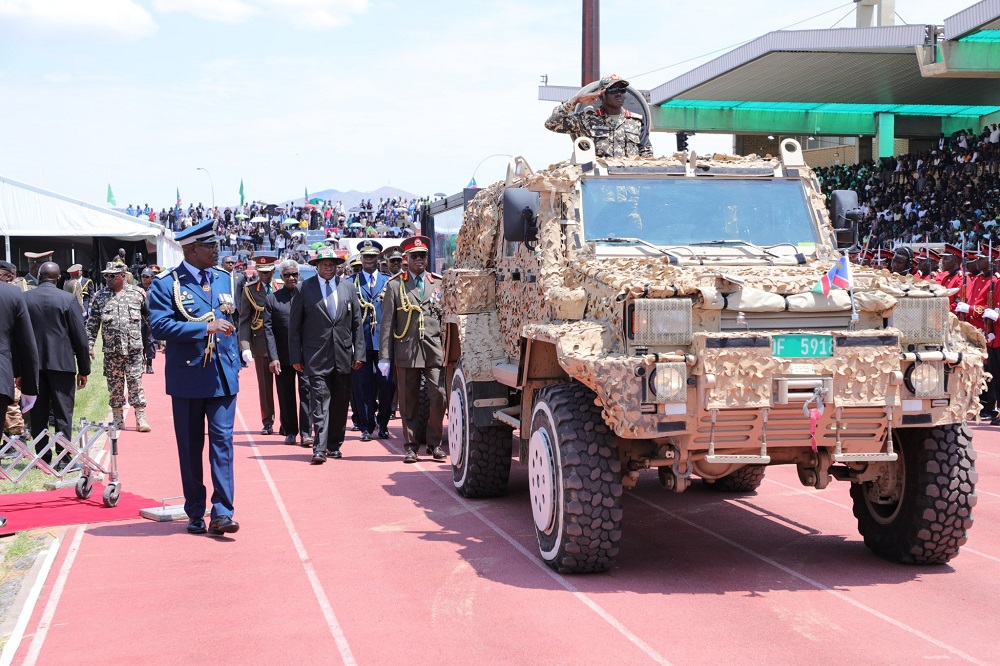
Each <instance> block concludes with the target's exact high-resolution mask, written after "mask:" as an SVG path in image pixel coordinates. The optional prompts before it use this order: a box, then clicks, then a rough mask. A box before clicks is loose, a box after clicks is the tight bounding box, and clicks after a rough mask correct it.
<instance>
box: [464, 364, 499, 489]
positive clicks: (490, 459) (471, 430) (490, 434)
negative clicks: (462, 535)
mask: <svg viewBox="0 0 1000 666" xmlns="http://www.w3.org/2000/svg"><path fill="white" fill-rule="evenodd" d="M471 407H472V399H471V396H470V392H469V385H468V382H467V381H466V379H465V373H464V372H463V371H462V366H461V365H459V366H458V367H457V368H455V373H454V375H453V376H452V378H451V396H450V398H449V400H448V449H449V452H450V454H451V472H452V482H453V483H454V484H455V489H456V490H458V492H459V494H461V495H464V496H465V497H499V496H500V495H503V494H504V493H505V492H507V480H508V479H509V478H510V463H511V449H512V443H513V431H512V430H511V429H510V428H509V427H507V426H504V425H496V426H489V427H480V426H477V425H476V424H475V422H474V421H473V419H472V410H471Z"/></svg>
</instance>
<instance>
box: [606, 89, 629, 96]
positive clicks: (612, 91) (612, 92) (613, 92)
mask: <svg viewBox="0 0 1000 666" xmlns="http://www.w3.org/2000/svg"><path fill="white" fill-rule="evenodd" d="M608 94H609V95H624V94H625V89H624V88H608Z"/></svg>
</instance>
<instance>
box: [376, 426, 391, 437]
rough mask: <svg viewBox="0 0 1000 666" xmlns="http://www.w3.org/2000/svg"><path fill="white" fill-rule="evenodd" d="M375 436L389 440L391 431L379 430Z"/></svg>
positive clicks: (386, 429)
mask: <svg viewBox="0 0 1000 666" xmlns="http://www.w3.org/2000/svg"><path fill="white" fill-rule="evenodd" d="M375 436H376V437H378V438H379V439H389V429H388V428H379V429H378V432H377V433H376V435H375Z"/></svg>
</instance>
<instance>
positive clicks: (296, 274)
mask: <svg viewBox="0 0 1000 666" xmlns="http://www.w3.org/2000/svg"><path fill="white" fill-rule="evenodd" d="M281 277H283V278H296V279H298V277H299V274H298V273H282V274H281Z"/></svg>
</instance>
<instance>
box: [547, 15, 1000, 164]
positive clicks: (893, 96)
mask: <svg viewBox="0 0 1000 666" xmlns="http://www.w3.org/2000/svg"><path fill="white" fill-rule="evenodd" d="M539 92H540V95H539V97H540V98H541V99H549V100H553V101H556V100H559V99H567V98H568V97H569V96H570V95H572V94H573V93H574V92H575V89H570V88H566V87H555V86H545V87H542V88H541V89H540V91H539ZM648 100H649V104H650V107H651V111H652V129H653V130H660V131H680V130H684V131H692V132H727V133H739V134H749V133H770V132H777V133H784V134H810V135H818V134H822V135H834V136H865V135H882V136H887V138H888V139H889V141H888V143H889V144H891V138H892V137H893V136H898V137H936V136H938V135H939V133H945V134H950V133H952V132H954V131H957V130H959V129H965V128H970V127H971V128H973V129H975V130H977V131H978V130H979V129H981V128H982V127H983V125H985V124H987V123H993V122H1000V0H983V1H982V2H978V3H976V4H975V5H973V6H971V7H969V8H968V9H965V10H963V11H961V12H959V13H957V14H955V15H954V16H951V17H949V18H947V19H945V22H944V25H943V26H936V25H901V26H885V27H870V28H839V29H831V30H797V31H776V32H771V33H768V34H766V35H764V36H762V37H759V38H757V39H754V40H752V41H750V42H748V43H746V44H744V45H743V46H740V47H738V48H736V49H734V50H733V51H730V52H728V53H726V54H724V55H722V56H720V57H718V58H715V59H714V60H711V61H709V62H707V63H705V64H704V65H701V66H699V67H696V68H695V69H693V70H691V71H689V72H687V73H685V74H683V75H681V76H679V77H677V78H675V79H673V80H671V81H667V82H666V83H663V84H661V85H659V86H656V87H655V88H653V89H652V90H650V91H648ZM879 143H880V144H882V143H883V141H882V140H880V142H879ZM888 150H889V151H890V152H889V153H888V154H891V145H890V146H889V148H888ZM879 152H880V154H881V152H882V149H881V147H880V151H879Z"/></svg>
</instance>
